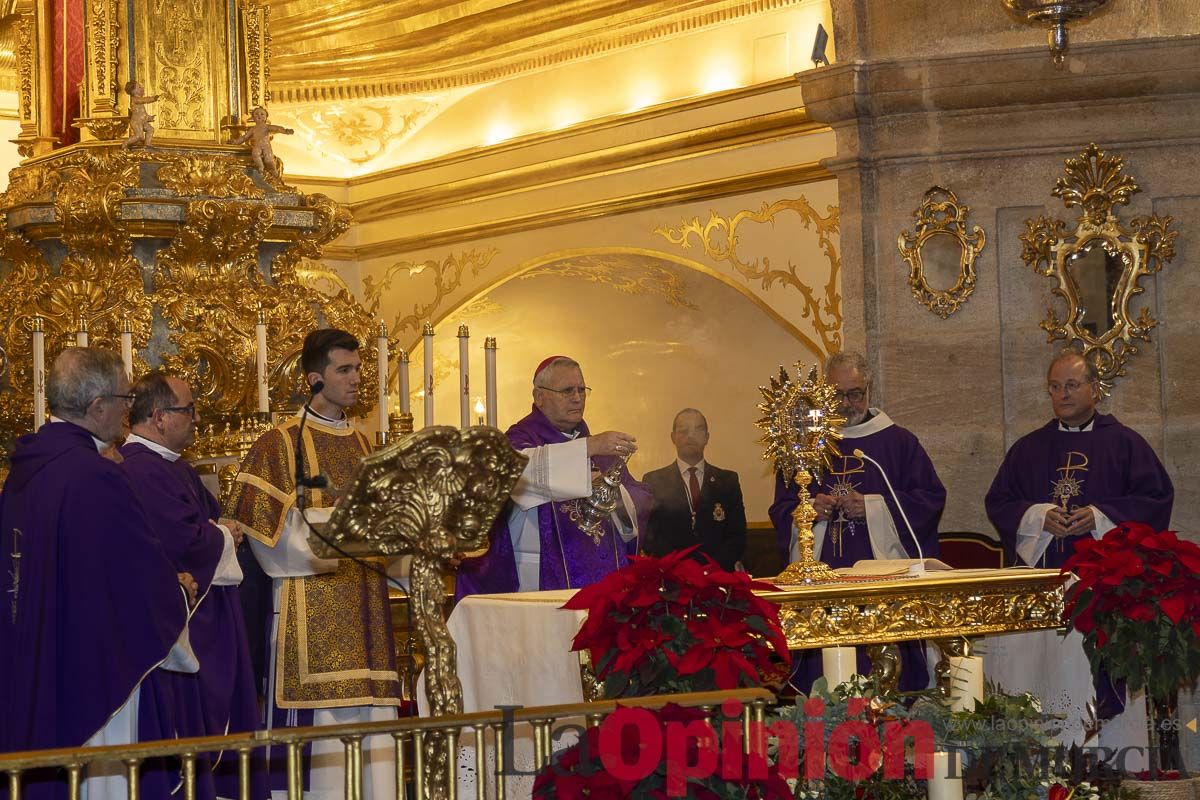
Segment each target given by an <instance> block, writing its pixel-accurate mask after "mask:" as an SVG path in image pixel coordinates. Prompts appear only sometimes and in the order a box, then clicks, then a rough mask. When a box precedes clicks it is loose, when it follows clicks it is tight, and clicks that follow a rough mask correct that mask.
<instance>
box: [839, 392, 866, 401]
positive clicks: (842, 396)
mask: <svg viewBox="0 0 1200 800" xmlns="http://www.w3.org/2000/svg"><path fill="white" fill-rule="evenodd" d="M833 396H834V397H836V398H837V399H838V400H849V401H850V402H851V403H861V402H862V401H863V398H864V397H866V396H867V390H866V389H851V390H850V391H848V392H843V391H842V390H841V389H838V390H837V391H836V392H834V393H833Z"/></svg>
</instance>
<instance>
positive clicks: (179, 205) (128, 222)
mask: <svg viewBox="0 0 1200 800" xmlns="http://www.w3.org/2000/svg"><path fill="white" fill-rule="evenodd" d="M247 165H248V159H246V158H244V157H242V158H240V159H239V158H238V157H235V156H229V155H224V154H214V153H206V152H204V151H203V150H196V151H190V152H188V151H184V152H177V151H171V150H168V149H166V148H154V149H153V150H121V149H119V148H118V147H117V146H115V145H109V146H104V147H86V148H79V149H70V150H65V151H63V152H62V153H61V154H57V153H56V154H54V155H52V156H49V157H46V158H44V159H42V160H40V161H39V162H36V163H34V164H30V165H26V166H23V167H20V168H18V169H17V170H14V171H13V181H12V183H11V185H10V187H9V189H8V191H6V192H5V193H3V194H2V195H0V213H2V215H3V216H2V217H0V220H2V221H3V232H2V235H0V261H3V262H6V263H7V264H8V265H9V266H8V267H7V269H6V270H5V271H4V273H3V275H2V277H0V292H2V296H0V348H2V350H3V352H2V353H0V361H3V365H2V367H0V370H2V371H4V372H6V374H5V375H4V376H3V377H2V378H0V432H2V433H3V434H4V436H5V437H6V438H11V437H15V436H17V435H19V434H21V433H23V432H25V431H27V430H29V428H30V427H31V425H32V411H31V408H32V394H33V376H32V375H31V374H30V366H31V362H30V358H29V355H28V354H29V353H30V351H31V334H30V331H31V325H32V320H33V318H34V317H35V316H40V317H42V318H43V320H44V324H45V327H46V363H47V364H50V363H52V362H53V359H54V357H55V356H57V354H58V353H59V352H60V351H61V350H62V348H63V347H66V346H69V345H70V344H72V343H73V341H74V334H75V331H77V330H78V329H79V328H80V327H81V325H86V327H87V329H88V331H89V340H90V342H89V343H90V344H92V345H94V346H99V347H107V348H111V349H114V350H115V349H117V348H118V345H119V341H120V334H121V331H122V328H123V325H124V324H125V322H126V321H127V322H128V323H129V325H130V328H131V331H132V334H133V347H134V352H135V356H134V372H135V373H141V372H143V371H145V370H146V369H147V368H148V367H149V365H150V364H151V363H161V364H162V365H163V366H164V367H165V368H167V369H170V370H173V371H175V372H176V373H177V374H179V375H180V376H181V377H182V378H184V379H185V380H187V381H188V382H189V383H190V384H191V385H192V387H193V390H194V391H195V393H196V400H197V407H198V408H199V409H200V413H201V416H202V417H203V418H204V424H203V425H202V427H201V431H200V438H199V440H198V441H197V444H196V445H195V446H194V448H193V452H194V453H195V454H197V455H201V456H214V457H215V456H228V455H236V454H237V453H239V452H244V450H245V448H246V447H247V446H248V444H249V442H250V441H252V439H253V437H249V439H247V436H246V432H245V431H244V430H243V427H244V426H245V424H246V423H247V422H248V421H249V420H250V419H251V417H252V413H251V409H253V408H254V397H255V386H254V379H255V369H254V362H255V352H254V341H255V328H254V326H255V322H256V316H257V309H258V307H259V306H262V307H263V308H264V309H265V310H266V311H267V323H268V375H269V380H270V382H271V397H272V398H273V403H274V404H275V406H276V408H277V410H281V411H282V410H285V409H287V408H289V407H291V406H292V405H294V403H295V402H296V401H295V400H294V398H295V397H296V396H297V395H296V392H297V390H298V389H299V383H300V378H299V376H298V370H296V362H297V359H298V357H299V352H300V346H301V344H302V342H303V337H304V335H305V334H306V333H307V332H308V331H309V330H311V329H312V328H314V327H317V326H318V325H322V324H326V325H333V326H337V327H341V328H344V329H346V330H349V331H350V332H351V333H354V334H355V335H356V336H357V337H358V338H359V340H360V341H361V342H363V347H364V349H363V379H362V384H361V392H360V397H362V398H363V401H364V403H366V402H370V399H371V398H373V397H374V390H373V388H372V387H373V386H374V382H375V380H376V375H375V363H376V359H375V358H374V357H373V348H374V346H375V338H374V336H372V335H371V333H372V330H373V321H372V318H371V316H370V315H369V314H368V313H367V312H366V310H365V309H363V308H362V306H361V305H359V304H358V303H357V302H356V301H355V300H354V298H353V297H352V296H351V295H350V294H349V291H348V290H347V289H346V288H345V285H344V284H342V285H341V286H340V287H337V286H333V285H332V284H326V286H328V288H325V287H321V288H315V287H314V286H311V285H308V284H306V283H305V281H303V280H301V278H300V275H299V271H298V266H299V265H301V264H304V263H305V260H306V259H308V260H309V262H312V261H315V259H317V258H319V257H320V254H321V250H322V248H323V247H324V246H325V245H326V244H328V243H329V242H330V241H332V240H333V239H334V238H336V237H337V236H340V235H341V234H342V233H343V232H344V231H345V229H346V227H347V226H348V225H349V214H348V212H347V211H346V210H345V209H344V208H342V207H341V206H338V205H337V204H336V203H334V202H333V201H332V200H330V199H329V198H327V197H324V196H321V195H310V196H303V195H278V194H275V195H271V196H270V197H268V196H267V192H266V191H265V190H263V189H261V188H260V187H259V186H258V185H257V184H255V183H254V181H253V180H252V178H251V177H250V176H249V174H248V173H247ZM148 178H153V179H155V180H156V181H157V183H158V184H160V185H161V187H162V188H157V187H153V188H145V187H144V186H143V185H142V184H143V181H144V180H146V179H148ZM222 185H224V186H225V187H231V188H232V189H234V190H237V191H240V192H242V195H241V196H239V197H232V198H230V197H226V196H224V195H225V194H226V193H227V192H225V191H224V190H223V189H222ZM205 195H208V196H207V197H206V196H205ZM141 236H150V237H153V238H158V239H167V240H168V241H169V244H168V245H167V246H166V247H161V248H160V249H158V250H157V251H156V252H154V251H151V252H150V254H149V256H148V260H147V262H146V263H141V262H139V260H138V259H137V258H136V257H135V254H134V252H135V248H134V244H135V241H137V240H138V239H139V238H140V237H141ZM42 239H49V240H51V241H55V240H56V241H59V242H61V244H62V247H63V249H64V250H65V252H64V254H63V255H62V256H61V260H60V261H59V263H58V264H52V263H51V262H49V261H47V259H46V256H45V253H44V251H43V250H42V249H40V248H39V247H38V246H37V245H36V244H35V241H37V240H42ZM268 241H274V242H275V243H276V244H275V245H274V250H275V252H276V255H275V257H274V259H273V260H272V261H271V262H270V263H269V265H268V264H266V263H264V260H263V257H262V245H263V243H264V242H268ZM51 252H53V251H51ZM143 257H147V256H143ZM311 273H312V270H311V269H310V270H309V271H308V272H306V273H305V274H306V275H311ZM152 339H153V342H154V343H153V344H152ZM363 411H365V407H360V408H355V409H352V410H351V413H362V412H363Z"/></svg>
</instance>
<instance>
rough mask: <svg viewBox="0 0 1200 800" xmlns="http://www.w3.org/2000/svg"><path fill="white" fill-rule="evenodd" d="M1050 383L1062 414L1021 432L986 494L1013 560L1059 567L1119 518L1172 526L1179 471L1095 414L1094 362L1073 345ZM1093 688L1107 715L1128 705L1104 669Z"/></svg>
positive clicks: (1055, 365)
mask: <svg viewBox="0 0 1200 800" xmlns="http://www.w3.org/2000/svg"><path fill="white" fill-rule="evenodd" d="M1046 387H1047V390H1048V392H1049V394H1050V403H1051V405H1052V407H1053V411H1054V419H1052V420H1050V421H1049V422H1048V423H1046V424H1045V425H1043V426H1042V427H1040V428H1038V429H1037V430H1035V431H1033V432H1032V433H1029V434H1026V435H1025V436H1023V437H1021V438H1020V439H1018V440H1017V443H1016V444H1014V445H1013V446H1012V449H1010V450H1009V451H1008V454H1007V455H1006V456H1005V457H1004V463H1002V464H1001V465H1000V471H999V472H997V473H996V478H995V479H994V480H993V481H992V486H991V488H990V489H989V490H988V493H987V497H986V498H985V504H986V506H987V515H988V518H989V519H990V520H991V521H992V524H993V525H995V526H996V530H997V531H999V533H1000V541H1001V543H1002V544H1003V545H1004V550H1005V556H1006V559H1007V560H1008V562H1009V563H1020V564H1027V565H1030V566H1036V567H1048V568H1053V569H1057V568H1058V567H1061V566H1062V565H1063V563H1064V562H1065V561H1066V560H1067V559H1068V558H1070V556H1071V554H1072V553H1073V552H1074V551H1075V543H1076V542H1078V541H1081V540H1083V539H1086V538H1089V537H1092V538H1097V539H1099V538H1100V537H1102V536H1103V535H1104V534H1105V533H1106V532H1107V531H1109V530H1111V529H1112V528H1114V527H1116V525H1117V523H1120V522H1142V523H1145V524H1147V525H1150V526H1152V527H1154V529H1155V530H1164V529H1166V528H1168V527H1170V524H1171V506H1172V503H1173V501H1174V497H1175V491H1174V487H1173V486H1172V485H1171V479H1170V478H1169V477H1168V476H1167V472H1166V470H1165V469H1164V468H1163V465H1162V463H1161V462H1160V461H1159V460H1158V456H1156V455H1155V454H1154V450H1152V449H1151V447H1150V445H1149V444H1147V443H1146V440H1145V439H1143V438H1142V437H1141V436H1139V435H1138V434H1137V433H1136V432H1135V431H1133V430H1132V429H1130V428H1127V427H1126V426H1124V425H1122V424H1121V423H1120V422H1118V421H1117V419H1116V417H1114V416H1112V415H1110V414H1100V413H1097V411H1096V404H1097V403H1098V402H1099V401H1100V396H1101V394H1100V376H1099V373H1098V372H1097V370H1096V367H1095V365H1094V364H1093V363H1092V362H1091V361H1089V360H1087V359H1086V358H1084V357H1083V356H1082V355H1081V354H1080V353H1079V352H1078V351H1076V350H1074V349H1071V348H1068V349H1065V350H1063V351H1061V352H1060V353H1058V354H1057V355H1056V356H1055V358H1054V359H1053V361H1051V363H1050V368H1049V369H1048V370H1047V373H1046ZM1030 655H1031V654H1030V653H1028V652H1027V653H1026V656H1030ZM1051 660H1052V661H1053V659H1051ZM1095 690H1096V713H1097V717H1098V718H1099V719H1102V720H1103V719H1110V718H1112V717H1114V716H1115V715H1116V714H1118V713H1119V712H1120V711H1121V709H1122V708H1123V706H1124V700H1123V698H1124V694H1125V692H1124V687H1121V686H1114V685H1113V683H1112V681H1110V680H1109V679H1108V677H1107V676H1106V675H1104V674H1103V673H1101V674H1098V675H1096V679H1095Z"/></svg>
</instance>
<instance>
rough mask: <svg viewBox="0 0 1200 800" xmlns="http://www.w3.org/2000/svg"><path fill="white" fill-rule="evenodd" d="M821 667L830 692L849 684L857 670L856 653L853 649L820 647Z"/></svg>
mask: <svg viewBox="0 0 1200 800" xmlns="http://www.w3.org/2000/svg"><path fill="white" fill-rule="evenodd" d="M821 667H822V670H821V671H822V674H824V676H825V682H826V683H827V684H828V685H829V688H830V689H831V690H832V689H833V688H834V687H836V686H841V685H842V684H843V683H849V682H850V681H852V680H853V679H854V675H855V673H856V672H857V670H858V651H857V650H855V649H854V648H853V647H822V648H821Z"/></svg>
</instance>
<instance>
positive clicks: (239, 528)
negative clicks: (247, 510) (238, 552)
mask: <svg viewBox="0 0 1200 800" xmlns="http://www.w3.org/2000/svg"><path fill="white" fill-rule="evenodd" d="M338 499H341V498H338ZM209 522H211V523H212V524H213V525H224V526H225V527H226V528H228V529H229V535H230V536H232V537H233V546H234V547H241V546H242V540H243V539H245V538H246V526H245V525H243V524H242V523H240V522H238V521H237V520H236V519H230V518H228V517H221V518H220V519H219V520H218V519H210V520H209Z"/></svg>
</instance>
